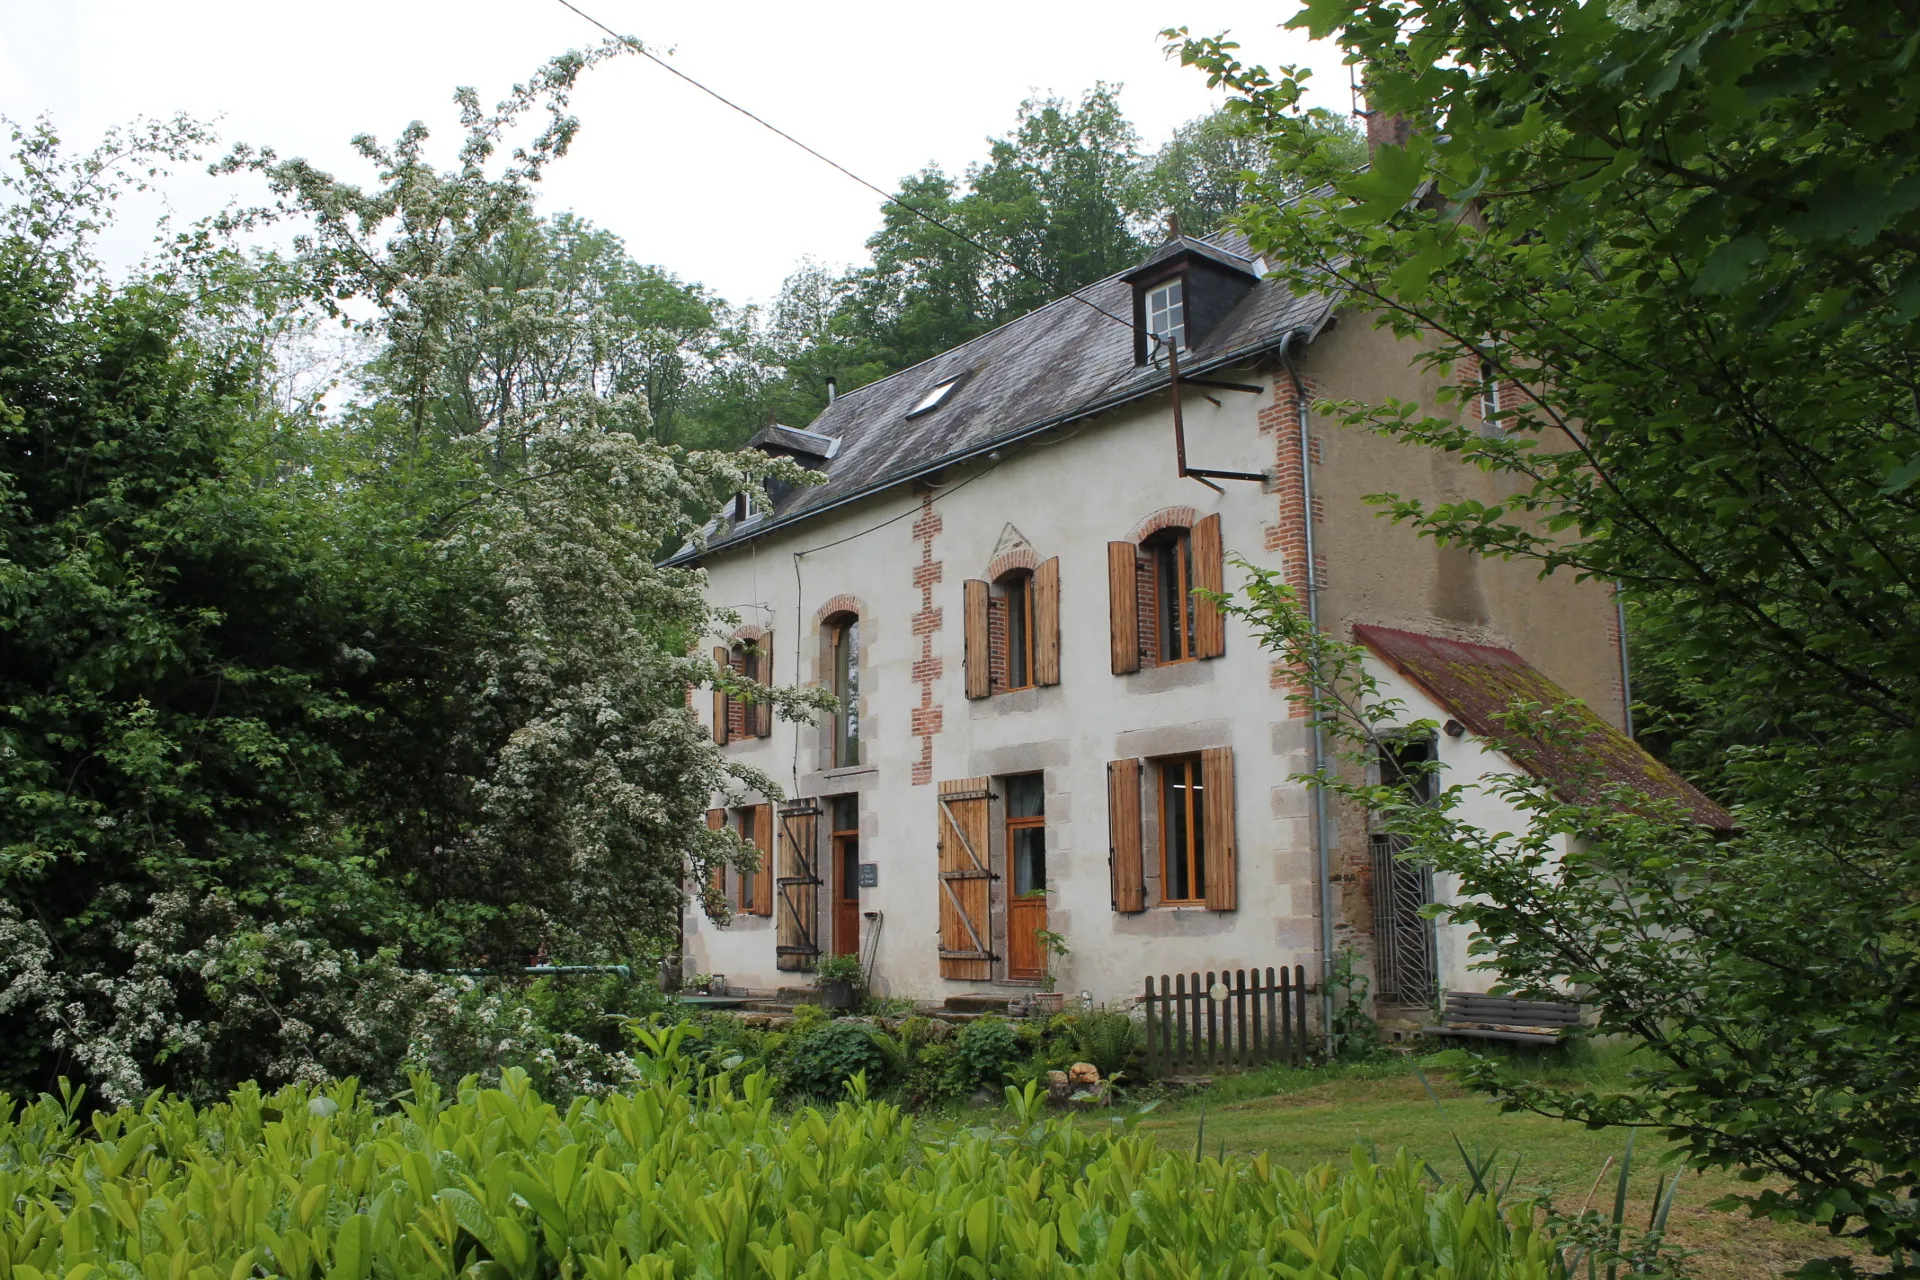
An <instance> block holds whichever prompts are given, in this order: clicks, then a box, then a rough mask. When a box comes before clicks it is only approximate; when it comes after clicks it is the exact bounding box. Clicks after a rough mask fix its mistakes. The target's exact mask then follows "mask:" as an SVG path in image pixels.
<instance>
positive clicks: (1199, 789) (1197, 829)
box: [1160, 756, 1207, 904]
mask: <svg viewBox="0 0 1920 1280" xmlns="http://www.w3.org/2000/svg"><path fill="white" fill-rule="evenodd" d="M1206 827H1207V823H1206V784H1205V782H1204V781H1203V779H1202V774H1201V768H1200V757H1198V756H1175V757H1173V758H1171V759H1167V760H1162V761H1161V762H1160V892H1161V898H1162V900H1163V901H1165V902H1167V903H1170V904H1171V903H1200V902H1205V901H1206V897H1207V847H1206V840H1207V837H1206Z"/></svg>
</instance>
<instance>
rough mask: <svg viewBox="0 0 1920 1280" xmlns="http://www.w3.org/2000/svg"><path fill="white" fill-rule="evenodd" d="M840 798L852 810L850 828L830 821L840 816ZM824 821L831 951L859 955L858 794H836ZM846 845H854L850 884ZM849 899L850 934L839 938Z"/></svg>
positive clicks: (848, 931) (836, 953) (834, 953)
mask: <svg viewBox="0 0 1920 1280" xmlns="http://www.w3.org/2000/svg"><path fill="white" fill-rule="evenodd" d="M843 801H844V802H845V803H846V807H847V808H849V809H851V810H852V811H853V825H852V826H851V827H834V826H832V824H833V823H834V822H835V821H836V820H837V819H838V818H839V811H840V807H841V802H843ZM827 822H828V825H829V828H830V829H829V831H828V833H827V849H828V856H829V857H831V858H832V859H833V898H832V904H833V905H832V914H831V916H830V917H829V919H830V924H829V931H828V945H829V946H830V947H832V949H833V950H832V952H831V954H833V955H838V956H858V955H859V954H860V800H859V797H858V796H857V795H854V796H844V797H843V796H835V797H834V798H833V800H831V801H829V802H828V805H827ZM848 845H851V846H852V847H853V883H852V884H850V885H849V884H847V883H846V876H847V859H846V855H845V852H844V850H845V848H846V846H848ZM849 902H851V903H852V904H853V906H852V912H853V914H852V918H851V920H850V921H848V925H847V929H846V932H847V933H848V934H850V935H851V937H849V938H847V939H842V938H841V936H840V935H841V913H842V911H843V910H845V909H846V904H847V903H849Z"/></svg>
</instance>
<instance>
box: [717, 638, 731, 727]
mask: <svg viewBox="0 0 1920 1280" xmlns="http://www.w3.org/2000/svg"><path fill="white" fill-rule="evenodd" d="M713 665H714V666H716V667H719V668H720V669H721V670H722V671H730V670H732V668H733V658H732V656H731V655H730V654H729V653H728V652H727V647H726V646H725V645H721V644H717V645H715V646H713ZM713 740H714V741H715V742H717V743H719V744H720V745H721V746H723V747H724V746H726V745H727V691H726V690H725V689H722V688H721V687H720V686H719V685H717V684H716V685H714V686H713Z"/></svg>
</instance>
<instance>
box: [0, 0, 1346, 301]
mask: <svg viewBox="0 0 1920 1280" xmlns="http://www.w3.org/2000/svg"><path fill="white" fill-rule="evenodd" d="M576 3H579V4H580V7H581V8H583V9H585V10H586V11H587V12H589V13H591V14H593V15H594V16H595V17H598V18H599V19H600V20H601V21H603V22H605V23H607V24H608V25H609V26H612V27H613V28H615V29H616V30H619V31H622V32H624V33H627V34H631V35H635V36H638V37H640V38H641V39H642V40H645V41H646V42H648V44H649V46H650V47H654V48H659V49H664V48H668V47H671V48H673V49H674V50H675V52H674V54H673V59H674V62H675V65H677V66H679V67H680V68H682V69H683V70H684V71H686V72H687V74H689V75H692V76H694V77H696V78H698V79H701V80H703V81H705V82H707V83H709V84H711V85H712V86H713V87H714V88H716V89H718V90H720V91H721V92H723V93H726V94H728V95H729V96H731V97H733V98H735V99H736V100H738V101H740V102H742V103H743V104H744V105H746V106H748V107H750V108H752V109H754V110H756V111H758V112H760V113H761V114H763V115H765V116H767V117H768V118H769V119H771V120H772V121H773V122H774V123H776V124H778V125H780V126H781V127H782V128H784V129H786V130H787V131H788V132H790V133H793V134H794V135H796V136H798V137H799V138H801V139H803V140H805V141H806V142H808V143H810V144H811V145H813V146H814V147H816V148H818V149H819V150H821V151H823V152H825V153H826V154H828V155H830V156H832V157H833V158H835V159H836V160H838V161H839V162H840V163H842V164H844V165H846V166H847V167H848V168H850V169H852V170H853V171H854V172H856V173H858V174H860V175H862V176H863V177H865V178H867V179H869V180H870V181H872V182H875V183H877V184H879V185H880V186H882V187H884V188H886V189H887V190H893V189H894V187H895V185H896V184H897V183H898V181H899V179H900V178H901V177H902V176H904V175H905V174H908V173H911V172H913V171H916V170H918V169H919V168H920V167H921V166H923V165H925V164H927V163H929V162H933V163H937V164H940V165H942V166H944V167H945V168H946V169H947V170H948V171H949V172H955V173H957V172H958V171H960V170H961V169H963V168H964V167H965V166H966V164H967V163H968V162H970V161H973V160H976V159H979V158H980V157H981V156H982V155H983V154H984V152H985V149H986V148H985V141H984V140H985V139H986V138H987V137H988V136H989V135H997V134H1000V133H1004V132H1006V131H1007V130H1008V129H1009V128H1010V127H1011V125H1012V123H1013V117H1014V110H1015V108H1016V107H1017V105H1018V104H1019V102H1020V100H1021V99H1022V98H1023V97H1025V96H1026V95H1027V94H1028V93H1030V92H1033V91H1040V92H1049V91H1050V92H1054V93H1058V94H1061V95H1064V96H1068V97H1077V96H1078V95H1079V94H1080V93H1081V91H1083V90H1084V89H1086V88H1087V87H1088V86H1089V85H1091V84H1092V83H1093V82H1094V81H1096V80H1101V79H1104V80H1107V81H1109V82H1118V83H1121V84H1123V85H1124V86H1125V88H1124V91H1123V93H1122V96H1121V102H1122V105H1123V107H1124V108H1125V110H1126V112H1127V114H1128V115H1129V117H1130V118H1131V119H1132V120H1133V121H1134V123H1135V124H1136V125H1137V126H1138V127H1139V129H1140V131H1141V134H1142V135H1143V139H1144V141H1145V142H1146V144H1147V145H1148V146H1153V145H1157V144H1158V143H1159V142H1160V141H1162V140H1163V139H1164V138H1165V137H1166V136H1167V135H1168V133H1169V132H1170V131H1171V130H1172V129H1173V127H1174V126H1175V125H1177V124H1179V123H1181V122H1183V121H1186V120H1189V119H1192V118H1193V117H1195V116H1198V115H1201V114H1204V113H1205V112H1206V111H1207V110H1208V109H1209V108H1210V107H1211V106H1212V105H1214V104H1215V103H1216V102H1217V101H1218V95H1217V94H1210V93H1209V91H1208V89H1207V87H1206V83H1205V80H1204V78H1203V77H1202V76H1201V75H1199V74H1198V73H1196V72H1194V71H1191V70H1187V69H1185V68H1182V67H1180V66H1179V65H1178V64H1177V63H1173V62H1169V61H1167V60H1166V59H1165V57H1164V56H1163V54H1162V50H1161V42H1160V40H1159V37H1158V35H1157V33H1158V32H1159V31H1160V29H1161V28H1163V27H1167V26H1178V25H1185V26H1188V27H1190V28H1191V29H1192V30H1194V31H1195V32H1196V33H1199V32H1215V31H1221V30H1231V31H1232V32H1233V33H1234V35H1235V37H1236V38H1237V39H1239V40H1240V41H1241V43H1242V44H1243V45H1244V46H1245V47H1246V50H1247V53H1246V55H1245V56H1246V57H1247V59H1248V60H1257V61H1260V62H1264V63H1266V64H1268V65H1274V64H1276V63H1280V62H1306V63H1308V64H1310V65H1312V66H1313V67H1314V68H1315V69H1316V71H1317V73H1318V75H1317V78H1316V82H1315V86H1316V88H1317V89H1318V91H1319V92H1318V95H1317V98H1316V100H1317V101H1318V102H1319V103H1320V104H1321V105H1325V106H1328V107H1332V108H1336V109H1340V110H1345V109H1346V108H1347V106H1348V94H1347V73H1346V70H1345V68H1343V67H1341V65H1340V57H1339V53H1338V51H1337V50H1334V49H1329V48H1326V47H1324V46H1314V45H1311V44H1309V43H1308V42H1307V41H1306V40H1305V39H1304V38H1302V37H1300V36H1298V35H1297V34H1294V33H1290V32H1283V31H1281V30H1280V29H1279V25H1278V24H1280V23H1281V22H1283V21H1284V20H1285V19H1286V17H1287V15H1289V14H1290V13H1292V12H1293V11H1294V8H1295V6H1294V4H1293V3H1291V2H1290V0H1281V3H1278V4H1271V3H1250V2H1247V0H1100V2H1098V3H1083V2H1080V0H1076V2H1074V3H1056V2H1052V0H1024V2H1019V0H961V2H960V3H949V4H941V5H931V4H911V3H907V4H903V3H899V2H898V0H895V2H894V3H821V2H819V0H816V2H815V3H812V4H796V3H793V2H792V0H784V2H781V3H772V2H763V0H731V2H727V3H713V2H711V0H710V2H709V3H706V4H696V5H690V4H679V5H662V4H654V3H643V2H642V0H576ZM599 38H600V33H599V32H597V31H596V30H594V29H593V28H592V27H590V26H588V25H587V24H586V23H585V22H583V21H582V20H581V19H580V18H579V17H577V16H575V15H574V14H572V13H569V12H568V11H567V10H566V9H565V8H563V7H561V6H560V5H559V4H558V3H556V2H555V0H327V2H326V3H288V2H287V0H279V2H278V3H274V2H273V0H266V2H264V3H263V2H262V0H248V2H247V3H240V2H239V0H172V2H171V3H169V2H168V0H0V113H4V114H6V115H7V116H10V117H12V118H13V119H15V120H17V121H25V120H29V119H31V118H33V117H34V116H36V115H39V114H42V113H46V114H48V115H50V116H51V117H52V118H53V119H54V121H55V123H56V124H57V125H58V126H59V127H60V128H61V130H62V132H63V134H64V135H65V136H66V137H67V138H68V139H69V140H70V141H71V142H72V143H73V144H74V145H75V146H76V147H78V146H81V145H84V144H89V143H91V142H92V141H93V140H94V139H96V138H97V137H98V135H99V133H100V131H101V130H103V129H104V128H106V127H107V126H109V125H111V124H114V123H118V122H124V121H127V120H130V119H132V118H133V117H134V116H136V115H143V114H144V115H148V116H155V115H167V114H171V113H173V112H175V111H186V112H188V113H190V114H193V115H195V116H198V117H201V118H204V119H209V120H217V122H218V128H219V130H220V133H221V135H222V138H223V140H225V141H227V142H235V141H245V142H250V143H253V144H256V145H267V146H271V147H273V148H275V149H276V150H277V151H278V152H279V153H280V154H281V155H283V156H289V155H302V156H305V157H307V158H308V159H310V160H312V161H314V162H315V163H317V164H320V165H321V166H323V167H326V168H330V169H334V170H335V171H337V172H342V173H344V174H348V175H352V176H356V177H363V178H364V177H366V176H368V175H366V173H365V171H364V169H363V168H362V167H361V166H360V165H359V164H358V162H357V161H356V160H355V158H354V157H353V156H352V155H351V154H350V152H349V150H348V147H347V140H348V139H349V138H350V137H352V136H353V135H354V134H356V133H362V132H369V133H373V134H375V135H377V136H379V137H381V138H391V137H392V136H393V135H394V134H396V133H397V132H398V131H399V130H400V129H401V128H402V127H404V126H405V125H406V124H407V122H408V121H410V120H415V119H420V120H424V121H426V122H427V123H428V124H429V125H431V126H433V127H434V128H435V130H436V136H437V137H438V138H439V139H440V141H442V142H445V143H448V144H449V145H450V144H451V143H452V142H453V141H454V139H455V138H456V136H457V130H456V125H455V121H454V118H453V114H452V109H451V107H450V105H449V100H450V96H451V92H452V90H453V88H454V86H456V85H462V84H467V85H473V86H474V87H475V88H477V89H478V90H479V91H480V93H481V96H482V98H483V100H485V101H487V102H493V101H495V100H497V99H498V98H499V97H500V96H501V95H502V94H503V93H504V91H505V90H506V89H507V88H508V87H509V86H510V85H511V84H512V83H513V81H515V80H516V79H519V78H522V77H524V76H525V75H526V74H527V73H529V72H531V71H532V70H533V69H534V68H535V67H537V66H538V65H539V64H540V63H541V62H542V61H544V60H545V59H546V58H547V57H549V56H551V55H552V54H555V53H558V52H560V51H562V50H565V49H568V48H584V47H586V46H588V45H590V44H592V43H594V42H595V41H596V40H598V39H599ZM574 110H575V113H576V114H577V115H578V116H579V117H580V119H581V122H582V126H583V127H582V131H581V134H580V137H579V140H578V142H577V144H576V145H575V147H574V150H573V151H572V153H571V154H570V155H569V156H568V157H567V159H566V160H564V161H562V162H561V164H560V165H559V166H558V167H557V168H556V169H554V170H553V171H552V173H551V176H550V177H549V179H548V181H547V182H546V184H545V188H546V190H545V196H544V201H543V207H544V209H545V210H546V211H548V212H554V211H558V210H563V209H565V210H572V211H574V212H576V213H579V214H581V215H582V216H584V217H586V218H588V219H590V220H592V221H593V222H596V223H598V224H600V225H602V226H605V227H608V228H610V229H611V230H613V231H615V232H616V233H618V234H619V235H620V236H622V237H623V238H624V239H625V240H626V242H627V245H628V248H629V250H630V251H631V252H632V253H633V255H634V256H635V257H637V258H639V259H640V260H642V261H645V262H655V263H658V264H660V265H662V266H664V267H666V268H667V269H669V270H671V271H673V272H674V273H675V274H677V275H679V276H681V277H682V278H683V279H687V280H697V281H700V282H702V283H704V284H706V285H708V286H709V287H711V288H712V289H713V290H715V291H716V292H717V293H719V294H720V295H721V296H723V297H725V298H727V299H729V300H730V301H734V302H746V301H750V300H762V301H764V300H767V299H769V298H771V297H772V296H773V295H774V294H775V293H776V292H777V291H778V289H779V287H780V282H781V280H782V279H783V278H784V277H785V276H786V274H787V273H788V272H789V271H790V270H792V268H793V267H794V265H795V264H796V263H797V262H798V261H799V260H800V259H801V258H803V257H806V256H811V257H814V258H818V259H821V260H823V261H826V262H829V263H845V262H854V261H860V260H863V259H864V250H863V248H862V244H863V242H864V241H865V239H866V238H867V236H868V235H870V234H871V233H872V231H873V230H874V228H875V227H876V226H877V225H878V223H879V212H878V199H877V197H875V196H874V195H873V194H872V193H871V192H868V191H866V190H864V189H863V188H861V187H859V186H857V185H855V184H854V183H853V182H851V181H849V180H848V179H847V178H845V177H843V176H842V175H840V174H838V173H835V172H834V171H833V170H831V169H829V168H827V167H826V166H825V165H822V164H821V163H820V162H819V161H817V160H814V159H812V158H811V157H809V156H807V155H805V154H804V153H803V152H800V151H798V150H796V149H795V148H793V147H792V146H791V145H789V144H787V143H785V142H782V141H780V140H779V139H777V138H775V137H773V136H772V135H771V134H768V133H766V132H764V131H762V130H761V129H760V128H759V127H758V126H756V125H753V124H751V123H750V122H748V121H746V120H744V119H742V118H741V117H739V116H737V115H734V114H732V113H731V112H728V111H727V110H726V109H725V108H723V107H721V106H720V105H719V104H718V103H715V102H713V101H712V100H711V99H708V98H705V97H703V96H701V95H700V94H698V93H697V92H696V91H695V90H693V89H692V88H690V87H689V86H687V85H685V84H682V83H681V82H679V81H677V80H675V79H674V78H673V77H671V76H669V75H668V74H667V73H666V72H664V71H662V70H661V69H660V68H658V67H655V66H653V65H652V64H650V63H647V62H645V61H644V60H642V59H639V58H624V59H620V60H618V61H615V62H612V63H608V64H605V65H603V66H601V67H599V68H597V69H595V70H593V71H591V72H589V73H588V75H587V78H586V79H585V81H584V82H583V84H582V87H581V89H580V91H579V92H578V93H577V94H576V96H575V99H574ZM170 191H171V197H170V198H171V203H172V205H173V206H174V208H175V209H176V211H177V213H178V214H179V215H181V216H185V217H191V216H198V215H200V214H203V213H206V212H208V211H210V210H211V209H213V208H217V207H218V206H219V205H220V204H222V203H224V202H226V201H227V200H229V199H232V198H233V197H234V196H235V195H236V194H239V195H242V196H244V195H245V194H248V193H245V192H239V191H238V190H237V189H236V188H234V187H233V186H231V185H230V184H225V183H215V182H214V181H213V180H211V179H207V178H204V177H200V176H197V175H183V176H180V177H178V178H176V179H175V180H174V181H173V183H172V184H171V188H170ZM256 194H257V193H256ZM148 212H149V211H147V210H144V209H142V208H141V207H140V206H137V205H136V206H133V207H131V208H130V209H129V211H128V214H129V216H128V221H129V223H136V224H137V223H140V222H143V221H144V220H145V219H144V216H143V215H145V214H146V213H148ZM144 238H145V232H144V231H142V232H141V234H140V235H139V236H137V237H136V236H135V235H134V234H133V232H132V230H131V229H130V230H129V231H128V232H127V233H126V234H124V235H122V236H121V237H119V238H117V239H116V240H115V241H114V242H112V244H111V245H110V246H109V247H110V250H111V255H110V256H111V257H113V258H115V259H119V260H122V261H127V260H131V259H132V258H133V257H136V256H137V255H138V253H139V245H140V244H141V243H142V242H143V241H144Z"/></svg>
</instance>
